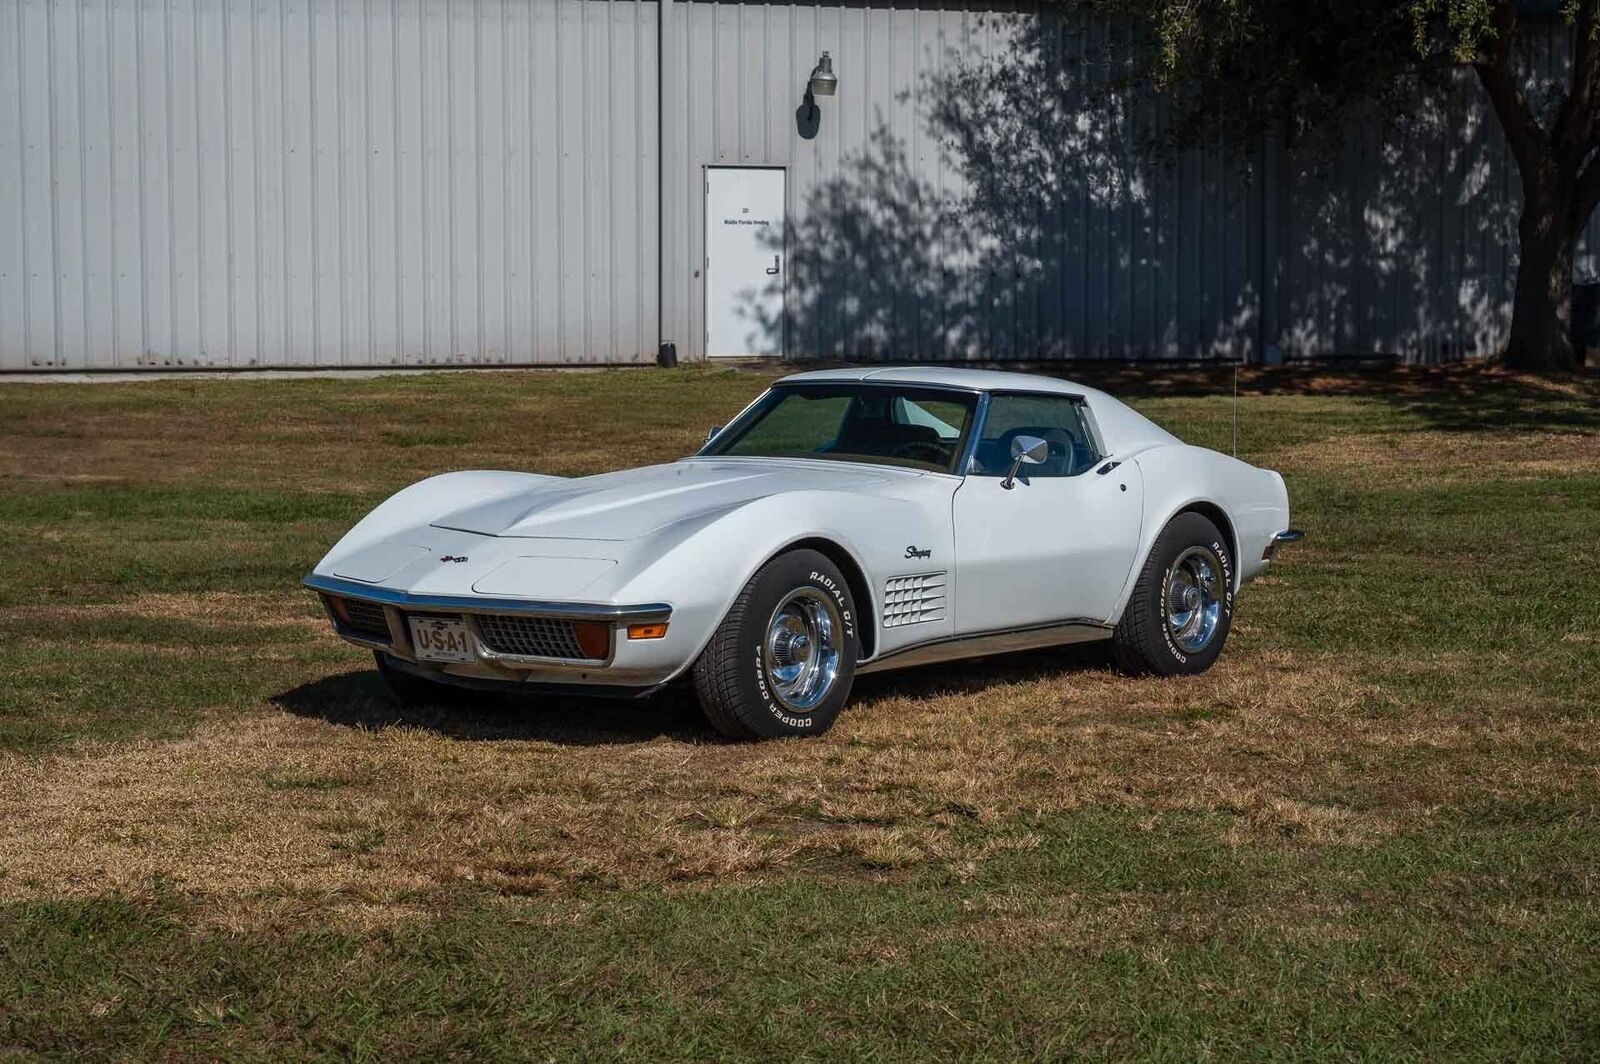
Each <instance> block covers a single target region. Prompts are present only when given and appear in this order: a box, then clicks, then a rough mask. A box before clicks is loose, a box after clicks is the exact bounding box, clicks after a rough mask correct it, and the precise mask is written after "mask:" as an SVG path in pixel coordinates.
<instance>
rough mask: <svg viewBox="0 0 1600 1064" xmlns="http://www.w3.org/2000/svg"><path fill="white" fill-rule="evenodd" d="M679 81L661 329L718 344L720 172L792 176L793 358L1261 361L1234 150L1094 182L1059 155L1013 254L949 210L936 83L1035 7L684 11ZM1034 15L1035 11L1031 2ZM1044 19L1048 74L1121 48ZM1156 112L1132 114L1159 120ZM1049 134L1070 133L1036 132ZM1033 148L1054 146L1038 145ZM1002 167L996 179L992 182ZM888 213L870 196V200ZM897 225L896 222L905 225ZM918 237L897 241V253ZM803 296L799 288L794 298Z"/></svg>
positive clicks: (1024, 205)
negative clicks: (934, 124) (813, 101)
mask: <svg viewBox="0 0 1600 1064" xmlns="http://www.w3.org/2000/svg"><path fill="white" fill-rule="evenodd" d="M670 10H671V23H670V26H669V29H668V31H667V38H666V46H665V48H664V64H665V75H666V81H665V85H664V87H663V90H662V91H663V99H664V103H665V113H666V115H667V116H668V117H667V119H666V121H665V125H664V129H663V146H662V153H663V158H664V161H665V166H664V168H663V179H664V182H665V184H664V188H663V202H664V204H665V206H664V208H663V220H664V232H663V248H664V261H665V262H666V264H667V265H666V267H665V269H666V273H665V276H664V284H663V301H664V306H663V336H664V338H665V339H669V340H675V341H677V343H678V344H679V347H680V350H682V351H684V352H687V353H689V354H691V355H693V356H696V357H698V356H700V355H701V354H702V353H703V352H704V342H705V318H704V310H705V295H704V288H703V285H702V270H703V268H704V256H705V249H704V192H703V168H704V167H706V166H713V165H766V166H784V167H787V168H788V175H789V176H788V196H789V220H790V223H791V226H792V227H793V230H794V233H793V236H794V239H793V240H792V241H791V244H792V245H794V246H791V247H790V248H789V249H788V252H789V260H790V264H791V271H790V275H789V277H787V278H786V281H787V283H788V284H789V291H788V293H787V297H788V305H789V322H788V330H787V331H788V336H787V338H786V345H785V346H786V350H787V352H788V354H789V355H790V356H791V357H796V358H816V357H823V358H847V359H875V358H884V359H911V358H916V359H995V360H1005V359H1041V358H1073V357H1095V358H1107V357H1117V358H1121V357H1129V358H1137V357H1169V358H1170V357H1215V356H1219V355H1232V356H1245V355H1248V354H1249V353H1250V352H1251V351H1252V350H1253V349H1254V347H1255V341H1256V336H1257V329H1256V325H1255V321H1254V310H1253V308H1254V306H1255V304H1256V297H1255V292H1254V287H1253V286H1254V283H1255V282H1254V278H1255V276H1256V275H1257V274H1258V273H1259V261H1258V254H1259V250H1260V246H1261V240H1260V233H1259V217H1260V214H1259V210H1257V209H1256V199H1257V198H1258V195H1259V194H1258V192H1257V191H1256V190H1255V189H1253V188H1250V187H1246V186H1244V185H1243V184H1241V183H1239V182H1237V181H1235V180H1233V179H1232V177H1233V174H1232V171H1231V165H1232V164H1231V162H1230V161H1229V160H1228V159H1227V158H1225V157H1224V156H1223V155H1222V154H1221V153H1214V154H1211V155H1209V156H1205V157H1201V156H1199V155H1197V156H1195V157H1193V158H1190V159H1186V160H1184V161H1183V163H1182V164H1181V165H1180V166H1179V167H1178V168H1176V169H1175V170H1172V171H1166V170H1162V169H1160V168H1150V169H1149V172H1147V173H1143V174H1141V175H1139V177H1138V178H1137V184H1138V189H1137V193H1136V194H1134V195H1119V196H1113V195H1108V194H1107V192H1106V189H1105V187H1103V186H1104V185H1105V184H1107V183H1108V182H1109V183H1118V182H1124V183H1125V182H1126V181H1127V180H1128V179H1127V175H1126V174H1125V173H1121V174H1114V173H1110V172H1109V171H1111V170H1124V171H1125V170H1127V169H1129V168H1132V167H1134V166H1135V164H1134V163H1133V161H1132V160H1131V159H1128V158H1118V159H1110V158H1103V159H1100V160H1099V161H1098V165H1097V169H1096V172H1090V169H1089V168H1088V167H1086V166H1084V167H1080V166H1078V165H1077V162H1076V161H1075V160H1074V159H1072V158H1065V157H1055V158H1048V159H1046V160H1044V161H1043V164H1042V165H1044V166H1045V167H1046V168H1047V169H1049V170H1050V171H1051V175H1050V176H1051V178H1052V180H1053V181H1054V182H1055V183H1056V188H1055V190H1054V192H1055V193H1056V194H1054V195H1052V196H1051V197H1050V198H1049V199H1048V200H1046V199H1042V198H1039V197H1033V196H1029V195H1028V194H1026V192H1024V194H1023V195H1022V196H1020V197H1019V198H1018V202H1019V203H1020V205H1021V209H1022V210H1024V211H1025V212H1027V213H1028V214H1029V217H1028V218H1027V219H1026V220H1024V222H1023V223H1022V226H1021V228H1023V229H1025V230H1026V233H1025V235H1022V236H1020V237H1010V238H1008V239H1006V240H1005V241H1004V248H1003V249H1002V250H1001V251H999V252H998V253H997V251H996V249H995V248H994V247H993V246H992V245H993V244H994V240H993V239H992V238H991V237H992V234H990V233H988V232H987V231H981V232H980V231H979V230H980V229H981V230H988V229H992V228H993V227H994V226H993V220H992V219H988V220H985V222H984V224H983V225H981V226H976V225H974V224H973V219H971V218H970V217H968V218H963V217H961V216H959V215H957V216H949V215H948V214H947V213H945V212H947V211H948V210H949V209H950V207H951V205H953V204H958V203H959V202H960V201H961V200H962V198H963V195H964V194H965V193H966V192H967V191H969V189H968V187H967V186H968V184H969V183H970V180H971V179H972V177H973V173H974V169H973V168H972V167H968V166H964V165H962V163H961V160H960V158H959V157H957V156H955V155H953V154H952V153H951V152H950V151H949V150H948V149H947V147H946V146H945V145H944V144H942V143H941V142H940V140H939V138H938V136H937V135H936V133H935V132H934V131H933V130H932V129H931V128H930V123H929V120H928V108H929V106H930V105H931V104H932V103H933V102H934V101H933V100H931V99H930V98H929V95H930V89H931V88H932V87H933V86H935V85H936V84H937V83H938V80H939V79H940V78H941V77H944V76H949V75H953V74H955V73H957V71H958V69H959V68H960V67H961V66H963V65H964V64H970V63H972V62H974V61H977V62H982V61H983V60H985V59H996V58H1002V57H1006V56H1008V55H1011V54H1012V53H1013V52H1014V51H1015V50H1016V48H1017V41H1018V36H1019V35H1020V34H1029V33H1036V32H1038V26H1039V22H1038V21H1037V19H1038V17H1039V16H1038V15H1036V14H1034V13H1033V12H1032V11H1030V10H1029V9H1026V8H1016V7H1006V6H1004V5H999V6H997V5H995V4H992V3H973V4H963V3H960V2H955V3H939V4H935V3H927V4H919V3H916V2H915V0H912V2H909V3H908V2H903V0H902V2H886V0H869V2H866V3H854V2H852V3H847V4H815V5H813V4H804V5H781V4H758V3H741V2H737V0H733V2H717V0H710V2H708V0H680V2H677V3H674V4H673V5H672V7H671V9H670ZM1034 10H1036V9H1034ZM1046 18H1047V19H1048V25H1049V27H1050V28H1049V29H1048V30H1047V33H1048V35H1049V38H1050V39H1049V43H1048V45H1047V48H1048V49H1049V50H1052V51H1053V52H1054V53H1055V57H1054V58H1053V59H1052V60H1051V61H1052V62H1056V63H1059V64H1061V65H1063V66H1064V67H1067V68H1070V67H1071V65H1072V64H1073V63H1075V62H1078V61H1084V60H1088V59H1092V58H1093V57H1095V56H1097V55H1100V54H1102V53H1105V52H1107V51H1108V50H1111V51H1114V50H1115V49H1117V48H1119V47H1122V45H1123V42H1122V41H1120V40H1119V38H1118V37H1117V33H1118V31H1117V29H1116V28H1115V27H1111V26H1107V25H1104V24H1094V25H1090V26H1088V27H1086V28H1085V27H1080V26H1069V25H1067V24H1066V23H1064V22H1062V21H1060V19H1059V18H1056V17H1050V16H1046ZM824 50H827V51H829V52H831V53H832V55H833V57H834V65H835V69H836V70H837V71H838V74H839V78H840V88H839V93H838V95H837V96H836V97H834V98H833V99H825V100H822V101H820V102H819V108H820V111H821V115H820V121H819V123H818V129H817V130H816V133H815V135H814V136H810V137H808V136H806V135H804V132H803V128H802V126H801V123H800V121H799V116H798V114H797V110H798V108H799V107H800V106H801V104H802V94H803V92H804V89H805V83H806V79H807V77H808V75H809V73H810V71H811V67H812V65H813V64H814V63H815V62H816V61H817V58H818V56H819V55H820V53H821V52H822V51H824ZM1160 117H1161V116H1160V115H1158V114H1157V113H1156V112H1155V110H1154V109H1153V108H1148V107H1147V108H1146V109H1145V110H1144V111H1142V112H1140V113H1137V114H1134V115H1132V116H1130V118H1129V121H1130V122H1131V123H1135V124H1139V123H1142V124H1143V125H1145V126H1149V125H1151V124H1153V123H1155V122H1157V121H1159V120H1160ZM1035 132H1036V133H1038V134H1040V136H1036V137H1035V138H1034V139H1035V140H1039V139H1041V137H1042V139H1044V140H1048V139H1050V134H1051V133H1052V132H1053V131H1048V130H1040V131H1035ZM1029 147H1030V148H1032V147H1036V145H1033V144H1030V145H1029ZM991 178H993V179H994V183H995V184H997V185H1000V184H1003V180H1004V179H1003V176H1002V175H987V174H983V173H981V172H980V173H979V174H978V178H977V179H978V180H981V181H988V180H990V179H991ZM868 201H870V202H868ZM896 227H898V229H897V228H896ZM902 241H903V244H904V245H905V246H901V243H902ZM797 289H798V291H797Z"/></svg>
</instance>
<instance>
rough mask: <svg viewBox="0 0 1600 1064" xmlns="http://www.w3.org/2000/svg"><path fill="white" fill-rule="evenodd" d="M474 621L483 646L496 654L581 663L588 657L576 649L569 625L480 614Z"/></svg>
mask: <svg viewBox="0 0 1600 1064" xmlns="http://www.w3.org/2000/svg"><path fill="white" fill-rule="evenodd" d="M476 619H477V622H478V636H479V638H481V639H482V640H483V645H484V646H486V647H488V648H489V649H490V650H493V651H494V652H495V653H497V654H520V655H523V656H524V657H530V658H564V659H567V660H569V661H584V660H586V659H588V657H589V655H587V654H585V653H584V652H583V647H581V646H579V645H578V637H577V635H576V634H574V632H573V630H572V622H571V621H564V620H560V619H558V618H555V617H529V616H527V615H525V614H517V613H484V614H480V615H478V617H477V618H476Z"/></svg>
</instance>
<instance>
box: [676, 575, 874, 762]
mask: <svg viewBox="0 0 1600 1064" xmlns="http://www.w3.org/2000/svg"><path fill="white" fill-rule="evenodd" d="M859 652H860V639H859V636H858V633H857V631H856V612H855V600H854V599H853V598H852V596H851V594H850V587H849V585H848V584H847V583H846V582H845V579H844V574H842V573H841V572H840V571H839V568H838V566H836V565H834V564H833V562H831V561H829V560H828V559H827V557H825V556H824V555H822V554H819V553H817V552H816V551H814V550H794V551H790V552H788V553H787V554H780V555H779V556H778V557H776V558H774V559H772V561H770V562H768V563H767V564H766V565H764V566H762V567H761V569H760V570H758V571H757V572H756V575H755V576H753V577H751V578H750V582H749V583H747V584H745V586H744V589H743V590H742V591H740V592H739V597H738V598H737V599H735V600H734V603H733V606H732V607H731V608H730V609H729V610H728V614H727V616H726V617H724V618H723V620H722V623H721V624H720V625H719V626H718V627H717V630H716V632H714V633H713V634H712V636H711V642H710V643H708V644H707V645H706V649H705V650H704V651H703V652H702V653H701V655H700V657H699V659H698V660H697V661H696V662H695V664H694V670H693V675H694V689H695V694H696V695H697V696H698V697H699V699H700V707H701V709H703V710H704V711H705V715H706V720H708V721H710V723H711V726H712V727H713V728H715V729H716V730H717V731H718V732H720V733H721V734H722V735H724V736H727V737H728V738H730V739H776V738H780V737H782V736H790V735H821V734H822V733H823V732H825V731H827V730H828V729H829V728H831V727H832V726H833V722H834V720H836V719H837V718H838V716H839V711H840V710H841V709H843V708H844V704H845V701H846V700H847V699H848V698H849V697H850V685H851V683H852V682H853V681H854V679H855V671H856V658H857V656H858V655H859Z"/></svg>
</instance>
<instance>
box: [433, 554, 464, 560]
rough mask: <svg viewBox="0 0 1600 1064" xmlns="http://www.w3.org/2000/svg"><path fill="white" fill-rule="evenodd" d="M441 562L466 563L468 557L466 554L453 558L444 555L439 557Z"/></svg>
mask: <svg viewBox="0 0 1600 1064" xmlns="http://www.w3.org/2000/svg"><path fill="white" fill-rule="evenodd" d="M439 560H440V561H442V562H464V561H466V560H467V556H466V555H465V554H457V555H455V556H454V557H451V556H450V555H448V554H442V555H440V556H439Z"/></svg>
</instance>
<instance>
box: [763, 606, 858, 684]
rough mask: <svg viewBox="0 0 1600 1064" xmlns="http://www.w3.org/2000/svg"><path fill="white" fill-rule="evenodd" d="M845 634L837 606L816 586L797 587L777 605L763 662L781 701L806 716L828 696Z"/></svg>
mask: <svg viewBox="0 0 1600 1064" xmlns="http://www.w3.org/2000/svg"><path fill="white" fill-rule="evenodd" d="M843 631H844V624H843V623H842V621H841V620H840V617H839V608H838V607H837V606H836V605H835V604H834V602H833V600H832V599H831V598H829V597H828V596H827V595H825V594H823V593H822V592H821V591H818V590H816V589H815V588H809V587H807V588H801V589H800V590H798V591H795V592H792V593H791V594H789V595H788V597H786V598H785V599H784V600H783V601H782V602H780V603H779V604H778V608H777V609H775V610H773V611H772V618H771V620H769V621H768V622H767V634H766V638H765V639H764V640H762V645H761V662H762V667H763V668H764V669H765V671H766V679H767V686H768V687H769V688H770V689H771V691H772V694H773V696H774V697H776V698H777V699H778V701H779V702H782V703H783V704H784V705H785V706H787V707H788V708H790V709H792V710H796V711H798V712H804V711H806V710H808V709H810V708H812V707H813V706H815V705H816V704H817V703H818V702H821V701H822V700H823V699H824V698H826V697H827V696H828V692H829V691H831V690H832V689H833V681H834V680H835V678H837V677H838V675H839V649H840V648H839V642H840V640H841V639H842V638H843V636H842V633H843Z"/></svg>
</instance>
